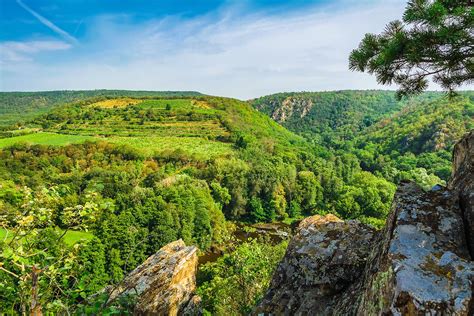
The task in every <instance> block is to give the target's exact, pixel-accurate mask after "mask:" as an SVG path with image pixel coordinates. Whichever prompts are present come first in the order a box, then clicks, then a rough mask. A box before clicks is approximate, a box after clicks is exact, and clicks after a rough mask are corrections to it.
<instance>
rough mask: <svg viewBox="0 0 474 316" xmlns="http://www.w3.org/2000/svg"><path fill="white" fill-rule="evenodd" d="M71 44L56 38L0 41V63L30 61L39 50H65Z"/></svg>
mask: <svg viewBox="0 0 474 316" xmlns="http://www.w3.org/2000/svg"><path fill="white" fill-rule="evenodd" d="M69 48H71V45H70V44H68V43H65V42H61V41H56V40H36V41H27V42H16V41H7V42H2V43H0V65H3V64H4V63H7V62H25V61H32V60H33V56H34V55H35V54H37V53H41V52H48V51H49V52H50V51H57V50H67V49H69Z"/></svg>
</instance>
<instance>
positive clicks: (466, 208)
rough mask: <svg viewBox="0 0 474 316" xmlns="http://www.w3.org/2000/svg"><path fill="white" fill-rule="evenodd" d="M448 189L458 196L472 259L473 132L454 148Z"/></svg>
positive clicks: (473, 241)
mask: <svg viewBox="0 0 474 316" xmlns="http://www.w3.org/2000/svg"><path fill="white" fill-rule="evenodd" d="M448 187H449V188H450V189H452V190H454V191H455V192H457V193H458V194H459V203H460V206H461V210H462V212H463V218H464V225H465V228H466V238H467V240H468V246H469V251H470V253H471V258H472V259H474V131H471V132H470V133H469V134H467V135H466V136H464V137H463V138H462V139H461V141H459V142H458V143H457V144H456V146H455V147H454V154H453V171H452V176H451V181H450V182H449V184H448Z"/></svg>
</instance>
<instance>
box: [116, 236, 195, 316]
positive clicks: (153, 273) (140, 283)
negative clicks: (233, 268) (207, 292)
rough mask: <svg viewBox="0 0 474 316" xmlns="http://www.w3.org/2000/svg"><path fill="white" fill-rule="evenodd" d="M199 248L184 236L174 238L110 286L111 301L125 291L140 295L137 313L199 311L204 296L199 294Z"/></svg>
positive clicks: (189, 313)
mask: <svg viewBox="0 0 474 316" xmlns="http://www.w3.org/2000/svg"><path fill="white" fill-rule="evenodd" d="M197 264H198V256H197V248H196V247H194V246H189V247H187V246H186V245H185V244H184V242H183V241H182V240H178V241H175V242H172V243H170V244H168V245H166V246H164V247H163V248H161V249H160V250H159V251H158V252H157V253H156V254H154V255H153V256H151V257H149V258H148V259H147V260H146V261H145V262H144V263H143V264H141V265H140V266H139V267H137V268H136V269H135V270H133V271H132V272H130V274H129V275H128V276H127V277H125V279H124V280H123V281H122V282H121V283H120V284H119V285H118V286H117V287H115V288H113V289H111V290H110V296H109V304H110V303H112V302H113V301H115V300H117V299H118V298H119V297H123V296H125V295H133V296H134V297H135V298H136V305H135V310H134V312H135V314H139V315H142V314H145V315H178V314H179V315H198V314H200V310H199V306H200V298H199V296H197V295H196V294H195V290H196V270H197Z"/></svg>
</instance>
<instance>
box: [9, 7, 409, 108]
mask: <svg viewBox="0 0 474 316" xmlns="http://www.w3.org/2000/svg"><path fill="white" fill-rule="evenodd" d="M405 3H406V2H405V0H386V1H371V0H360V1H355V0H333V1H324V0H319V1H309V0H295V1H280V0H277V1H269V0H260V1H250V0H249V1H218V0H206V1H198V0H194V1H193V0H188V1H182V0H181V1H180V0H175V1H152V0H120V1H117V0H102V1H99V0H63V1H52V0H50V1H47V0H0V15H1V19H0V67H1V68H0V90H2V91H32V90H59V89H102V88H107V89H143V90H198V91H201V92H204V93H209V94H214V95H223V96H230V97H237V98H241V99H247V98H253V97H257V96H261V95H265V94H269V93H274V92H281V91H303V90H304V91H319V90H338V89H367V88H383V87H381V86H378V85H377V84H376V82H375V80H374V78H372V77H371V76H369V75H367V74H360V73H353V72H350V71H348V70H347V57H348V54H349V52H350V51H351V50H352V49H353V48H355V47H356V46H357V44H358V42H359V41H360V39H361V38H362V37H363V35H364V34H365V33H367V32H376V33H378V32H380V31H381V30H382V29H383V27H384V25H385V24H386V23H387V22H389V21H391V20H393V19H396V18H399V17H400V16H401V14H402V12H403V9H404V6H405Z"/></svg>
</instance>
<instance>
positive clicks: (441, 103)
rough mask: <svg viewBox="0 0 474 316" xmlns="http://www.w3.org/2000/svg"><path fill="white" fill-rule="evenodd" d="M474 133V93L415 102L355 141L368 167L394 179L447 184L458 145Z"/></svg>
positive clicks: (365, 166) (364, 164) (361, 157)
mask: <svg viewBox="0 0 474 316" xmlns="http://www.w3.org/2000/svg"><path fill="white" fill-rule="evenodd" d="M472 129H474V93H463V94H462V95H460V96H458V97H457V98H455V99H447V98H440V99H438V100H435V101H421V102H419V103H411V104H408V105H407V106H406V107H404V108H403V109H402V110H401V111H399V112H397V113H394V114H393V115H391V116H389V117H387V118H385V119H382V120H380V121H379V122H377V123H376V124H374V125H373V126H371V127H368V128H366V129H365V130H363V132H361V133H360V134H359V135H358V136H357V137H356V138H355V140H354V141H353V146H354V148H355V149H354V148H349V150H351V151H354V152H355V153H356V154H357V155H358V156H359V159H360V160H361V162H362V163H363V166H364V168H365V169H367V170H370V171H372V172H376V173H380V174H382V175H383V176H384V177H385V178H388V179H390V180H391V181H395V182H398V181H399V180H401V179H414V180H416V181H417V182H421V183H423V178H429V177H430V175H431V174H433V175H436V176H437V177H439V178H441V179H442V180H445V181H446V180H448V178H449V176H450V174H451V156H452V149H453V146H454V144H455V143H456V142H457V141H458V140H459V139H460V138H461V137H462V135H464V134H465V133H467V132H468V131H469V130H472Z"/></svg>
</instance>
